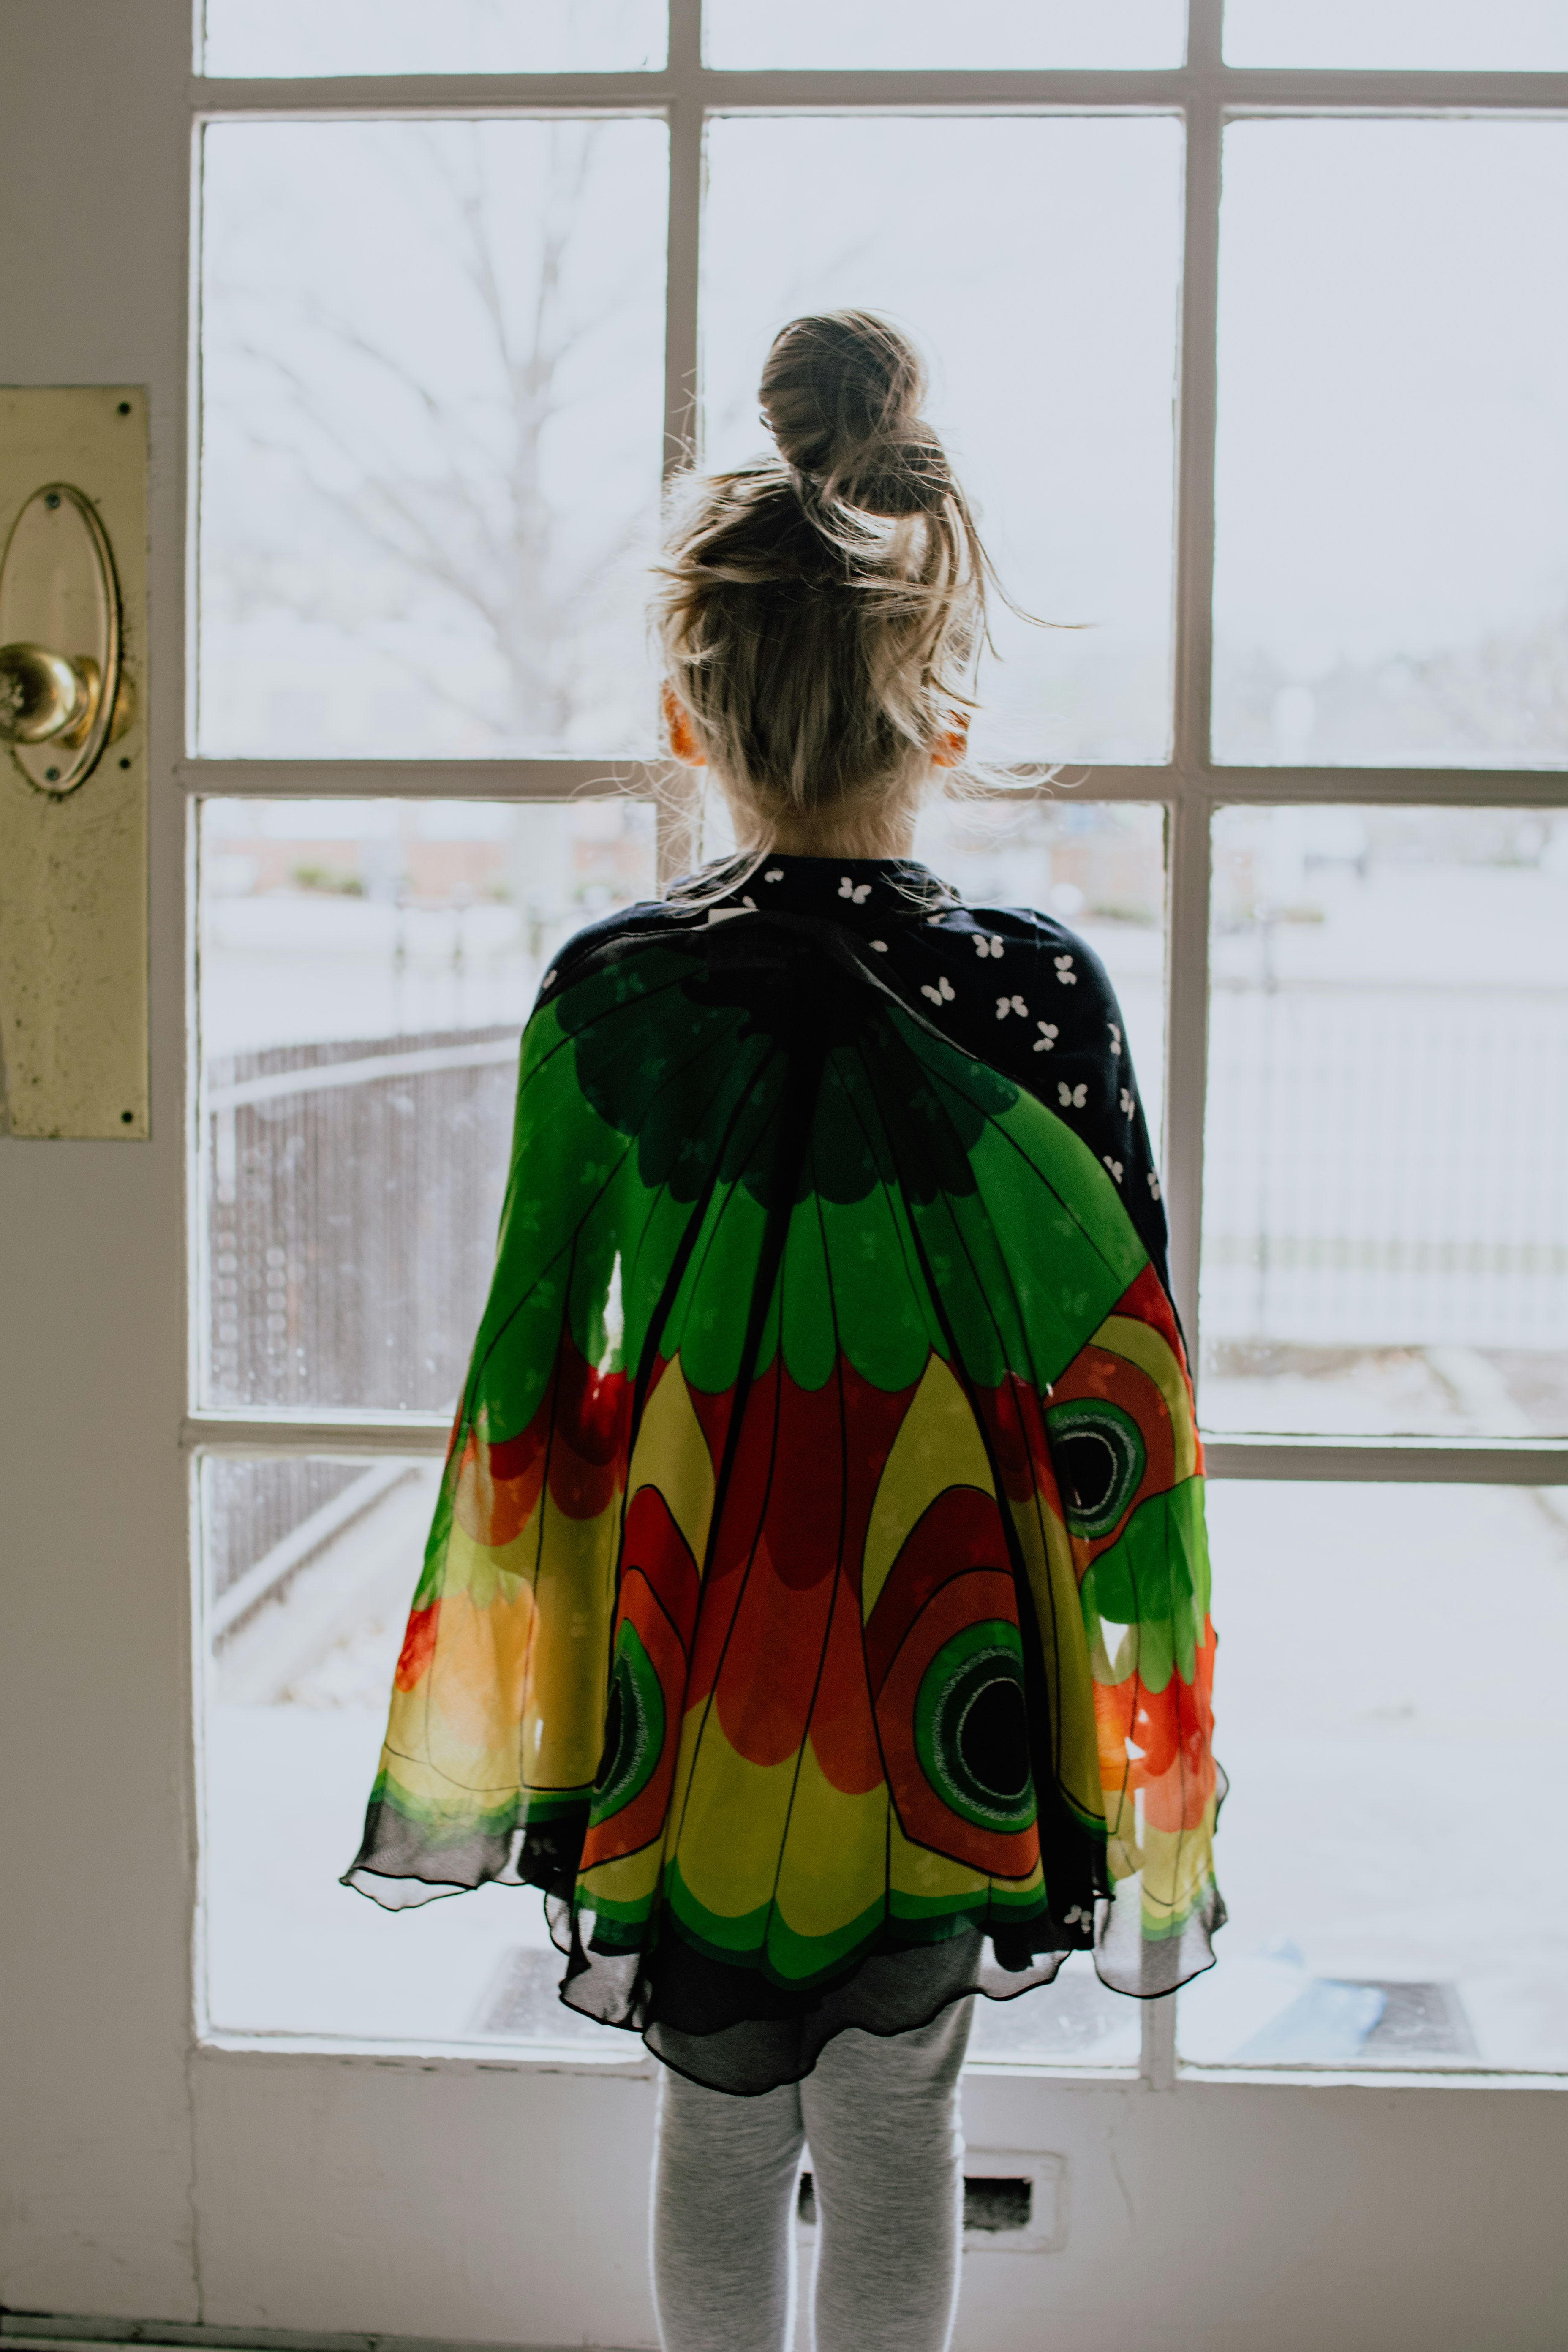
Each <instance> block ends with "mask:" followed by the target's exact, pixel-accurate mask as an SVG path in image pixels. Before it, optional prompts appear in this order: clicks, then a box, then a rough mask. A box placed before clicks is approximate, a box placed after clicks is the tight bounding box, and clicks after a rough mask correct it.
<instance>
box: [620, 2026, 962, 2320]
mask: <svg viewBox="0 0 1568 2352" xmlns="http://www.w3.org/2000/svg"><path fill="white" fill-rule="evenodd" d="M972 2007H973V2003H972V2002H971V2001H968V2000H961V2001H955V2002H954V2003H953V2005H952V2008H950V2009H946V2010H944V2011H942V2014H941V2016H940V2017H938V2018H937V2019H936V2020H935V2021H933V2022H932V2023H931V2024H930V2025H923V2026H920V2027H918V2028H917V2029H916V2030H915V2031H914V2032H912V2033H899V2034H893V2035H890V2036H889V2037H888V2038H887V2039H886V2040H884V2039H881V2038H880V2037H879V2036H878V2035H876V2034H871V2033H862V2032H860V2031H859V2030H858V2028H851V2029H850V2030H849V2031H848V2032H844V2033H840V2034H838V2035H837V2037H836V2039H835V2040H833V2041H832V2042H828V2044H827V2046H826V2049H825V2050H824V2051H823V2053H822V2055H821V2057H820V2058H819V2059H818V2060H817V2062H816V2070H815V2072H814V2073H812V2074H808V2075H807V2076H806V2078H805V2081H804V2082H802V2083H787V2084H784V2086H783V2087H782V2088H781V2089H779V2090H776V2091H768V2092H764V2093H763V2095H762V2096H761V2097H760V2098H753V2099H745V2098H736V2097H733V2096H731V2095H730V2094H729V2093H728V2092H724V2091H710V2090H708V2089H706V2088H705V2087H704V2086H703V2085H702V2084H700V2083H691V2082H688V2081H687V2080H686V2078H685V2077H684V2075H680V2074H672V2073H670V2072H668V2070H667V2071H666V2073H665V2074H664V2078H663V2082H662V2085H661V2088H660V2094H659V2106H658V2151H657V2154H656V2157H655V2159H654V2177H653V2289H654V2301H655V2303H656V2304H657V2305H658V2326H659V2339H660V2341H661V2343H662V2344H663V2346H664V2347H665V2352H789V2347H790V2346H791V2345H792V2344H793V2342H794V2336H795V2194H796V2191H795V2182H796V2179H797V2178H798V2175H799V2172H800V2168H801V2155H802V2151H803V2149H804V2148H805V2146H806V2144H807V2143H809V2145H810V2150H811V2159H810V2161H811V2172H812V2176H813V2182H814V2186H815V2189H816V2215H817V2254H816V2289H815V2295H814V2302H813V2319H814V2340H815V2343H816V2352H945V2347H946V2345H947V2341H948V2337H949V2335H950V2334H951V2332H952V2315H953V2309H954V2306H955V2305H956V2303H957V2299H958V2254H959V2232H960V2227H961V2220H962V2207H963V2139H962V2137H961V2136H960V2132H959V2126H958V2099H957V2091H958V2075H959V2069H960V2068H961V2067H962V2065H963V2053H964V2048H965V2045H966V2043H967V2042H968V2040H969V2020H970V2011H971V2009H972Z"/></svg>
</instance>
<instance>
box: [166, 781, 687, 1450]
mask: <svg viewBox="0 0 1568 2352" xmlns="http://www.w3.org/2000/svg"><path fill="white" fill-rule="evenodd" d="M200 877H201V882H200V921H201V1001H200V1020H201V1047H202V1094H201V1116H202V1185H203V1202H204V1219H205V1225H204V1231H205V1280H204V1290H203V1299H202V1328H201V1338H202V1365H203V1371H202V1381H203V1393H204V1396H205V1399H206V1401H207V1402H210V1403H212V1404H216V1405H219V1406H240V1407H246V1408H251V1409H265V1408H267V1407H270V1406H279V1405H326V1406H344V1407H348V1408H350V1409H358V1408H361V1407H380V1408H385V1409H391V1410H397V1409H400V1408H403V1407H408V1406H412V1407H417V1408H420V1409H422V1410H424V1411H426V1412H448V1411H449V1410H450V1409H451V1406H452V1404H453V1403H454V1402H455V1400H456V1398H457V1393H458V1386H459V1383H460V1381H461V1379H462V1374H463V1368H464V1366H465V1364H466V1363H467V1360H468V1349H469V1347H470V1345H471V1344H472V1340H473V1335H474V1331H475V1328H476V1327H477V1326H478V1323H479V1313H480V1310H481V1308H482V1307H483V1304H484V1298H485V1293H486V1290H487V1288H488V1286H489V1276H490V1269H491V1266H492V1265H493V1263H494V1258H495V1237H496V1227H497V1223H498V1221H499V1218H500V1203H501V1193H502V1191H503V1188H504V1186H505V1182H506V1171H507V1160H508V1153H509V1148H510V1133H511V1116H512V1107H513V1102H514V1099H515V1097H516V1092H517V1040H518V1033H519V1031H520V1030H521V1027H522V1024H523V1023H524V1021H525V1020H526V1019H527V1017H528V1013H529V1008H530V1006H531V1003H532V1000H533V996H534V993H535V992H536V990H537V988H538V985H539V982H540V980H541V978H542V974H543V972H544V971H545V970H546V969H547V968H548V965H549V962H550V961H551V958H552V956H553V955H554V954H555V952H556V950H558V949H559V948H560V946H561V945H562V943H563V940H566V939H568V938H569V937H570V936H571V934H572V933H573V932H574V931H576V930H579V929H581V928H582V926H583V925H584V923H586V922H589V921H591V920H592V919H594V918H595V916H596V915H602V914H605V913H608V912H609V911H611V910H612V909H613V908H616V907H621V906H625V905H626V904H628V903H629V902H630V901H631V900H633V899H637V898H650V897H651V896H652V895H653V891H654V822H653V811H652V810H651V808H649V807H647V805H645V804H641V803H636V802H627V801H619V800H599V801H585V802H580V803H576V804H575V805H574V806H572V807H554V806H549V805H545V804H542V803H537V802H534V803H527V804H525V805H523V806H521V807H519V806H516V805H513V806H510V807H509V806H507V805H505V804H504V803H495V802H472V801H467V802H465V801H425V802H410V801H300V802H295V803H292V804H289V803H281V802H270V803H268V802H261V801H238V800H236V801H208V802H206V803H205V804H204V807H203V811H202V834H201V865H200Z"/></svg>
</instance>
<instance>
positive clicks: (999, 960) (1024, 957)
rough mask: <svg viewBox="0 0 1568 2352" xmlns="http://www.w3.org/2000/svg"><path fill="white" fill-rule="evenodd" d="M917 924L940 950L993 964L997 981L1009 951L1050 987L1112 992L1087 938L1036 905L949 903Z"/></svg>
mask: <svg viewBox="0 0 1568 2352" xmlns="http://www.w3.org/2000/svg"><path fill="white" fill-rule="evenodd" d="M915 928H916V929H917V930H919V929H923V930H924V932H925V934H926V936H927V939H928V940H929V942H930V944H931V946H932V947H933V948H934V949H936V950H938V951H939V952H940V951H942V950H944V949H945V950H948V951H949V952H950V953H954V954H956V955H957V956H958V957H960V958H961V959H962V958H965V957H967V958H968V959H970V960H971V961H973V962H974V963H975V964H976V966H979V965H989V966H991V967H993V968H994V970H993V976H994V978H995V979H996V980H997V981H998V982H1000V980H1001V977H1002V969H1001V968H1002V966H1003V965H1004V964H1005V962H1006V961H1007V960H1008V958H1009V956H1011V957H1012V959H1013V961H1014V964H1015V967H1016V965H1017V964H1018V963H1019V962H1024V963H1026V964H1027V965H1028V966H1029V967H1030V971H1031V976H1032V977H1035V976H1038V977H1039V978H1041V979H1043V981H1044V982H1045V984H1046V985H1047V986H1049V987H1055V988H1059V989H1082V990H1084V991H1085V992H1086V993H1088V994H1091V995H1093V996H1095V997H1097V998H1098V997H1100V996H1103V995H1107V994H1109V993H1110V977H1109V975H1108V974H1107V972H1106V969H1105V966H1104V964H1103V963H1102V962H1101V961H1100V957H1099V956H1098V955H1097V954H1096V952H1095V950H1094V949H1093V948H1091V947H1090V946H1089V941H1088V940H1085V939H1080V938H1079V934H1078V933H1077V932H1076V931H1073V930H1069V929H1068V926H1067V925H1066V923H1064V922H1061V921H1059V920H1058V918H1057V917H1056V916H1054V915H1047V914H1043V913H1042V912H1041V911H1040V909H1039V908H1037V907H969V906H957V907H951V908H944V909H943V910H942V912H941V913H939V914H934V915H929V916H927V917H925V918H924V919H923V922H921V923H917V925H916V927H915Z"/></svg>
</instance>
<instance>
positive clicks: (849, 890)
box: [838, 874, 871, 907]
mask: <svg viewBox="0 0 1568 2352" xmlns="http://www.w3.org/2000/svg"><path fill="white" fill-rule="evenodd" d="M838 895H839V897H840V898H847V899H849V900H850V901H851V902H852V903H853V904H854V905H855V906H857V907H863V906H864V905H865V903H866V901H867V899H868V898H869V897H870V895H871V885H870V884H869V882H857V881H856V880H855V877H854V876H853V875H850V874H846V875H845V877H844V878H843V880H842V881H841V882H840V883H839V885H838Z"/></svg>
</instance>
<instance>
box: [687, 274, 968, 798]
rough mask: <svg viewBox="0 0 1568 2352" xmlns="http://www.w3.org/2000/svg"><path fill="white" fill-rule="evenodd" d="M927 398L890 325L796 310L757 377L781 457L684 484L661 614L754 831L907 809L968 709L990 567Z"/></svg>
mask: <svg viewBox="0 0 1568 2352" xmlns="http://www.w3.org/2000/svg"><path fill="white" fill-rule="evenodd" d="M925 396H926V378H925V370H924V368H923V367H922V365H921V360H920V356H919V354H918V352H916V351H915V350H914V348H913V346H912V345H911V344H910V342H909V341H908V340H907V339H906V338H905V337H904V336H903V335H901V334H900V332H899V331H898V329H897V328H896V327H893V326H891V325H889V322H888V321H887V320H884V319H879V318H876V317H874V316H873V315H872V314H871V313H870V312H868V311H865V310H836V311H830V312H826V313H825V314H823V315H820V316H817V317H812V318H805V319H795V320H792V321H791V322H790V324H789V325H788V326H786V327H784V328H783V329H782V330H781V331H780V332H779V333H778V335H776V336H775V337H774V339H773V347H772V349H771V350H770V352H769V353H768V356H767V360H766V362H765V364H764V366H763V377H762V384H761V399H762V406H763V422H764V423H765V424H766V425H767V426H768V429H769V431H770V432H771V433H772V435H773V440H774V442H775V444H776V446H777V452H778V454H777V456H776V457H768V458H763V459H760V460H758V461H757V462H756V463H755V464H753V465H751V466H746V467H741V468H740V469H738V470H737V471H736V472H734V473H731V474H719V475H713V476H710V477H701V476H697V475H688V476H687V477H685V478H683V479H682V480H681V481H680V482H679V483H678V484H677V485H676V488H675V489H674V491H673V493H672V496H671V501H670V509H669V516H668V529H667V534H666V541H665V552H664V561H663V562H662V564H661V565H660V567H659V572H658V583H659V584H658V593H657V595H656V598H655V608H654V613H655V621H656V624H657V625H658V631H659V635H660V637H661V639H662V642H663V647H664V653H665V658H666V662H667V664H668V674H669V677H670V681H671V683H672V685H673V686H674V688H675V689H676V691H677V693H678V694H679V697H680V699H681V701H682V702H683V703H684V704H685V706H686V708H687V709H688V710H689V712H690V714H691V718H692V720H693V723H694V725H695V728H696V731H697V733H698V736H699V738H700V741H701V744H702V748H703V750H704V751H705V752H706V754H707V757H708V760H709V762H710V765H711V767H712V768H713V769H714V770H715V771H716V772H717V773H718V775H719V776H720V778H721V781H722V782H723V783H724V784H725V786H726V787H727V789H728V792H729V794H730V796H731V801H732V802H739V803H741V804H742V807H743V808H745V809H747V810H749V811H750V812H751V813H752V814H753V816H754V818H755V824H756V832H757V835H758V838H759V839H763V838H765V836H766V831H767V828H768V826H769V824H772V823H776V822H777V821H778V820H779V819H781V818H787V817H788V816H790V815H798V814H805V813H807V812H811V811H816V810H821V809H824V808H826V807H829V806H833V805H835V804H837V805H845V806H847V804H849V803H855V804H856V814H857V818H858V820H865V821H867V822H868V823H870V824H871V825H872V827H873V829H874V824H875V820H876V817H877V813H878V811H879V809H883V810H885V811H886V812H887V814H889V816H891V815H894V814H899V813H901V811H902V809H903V808H904V807H905V806H906V805H907V804H908V800H909V796H910V791H911V789H912V788H913V787H914V785H915V784H916V783H917V782H920V781H922V780H923V778H924V775H925V773H926V772H927V769H928V766H929V762H930V759H931V754H932V752H933V751H935V749H936V748H937V746H938V745H939V744H940V743H941V742H942V740H943V739H944V738H945V737H947V736H949V735H950V734H951V732H952V727H953V723H954V719H955V717H956V716H957V714H958V713H959V712H960V711H962V710H963V709H967V708H968V707H969V704H970V692H969V688H970V684H971V680H972V675H973V664H974V657H975V654H976V652H977V650H978V647H979V645H980V643H981V642H982V640H983V638H984V628H985V583H986V577H987V573H988V571H989V566H988V564H987V562H986V557H985V551H984V548H983V547H982V545H981V543H980V540H979V537H978V535H977V533H976V531H975V528H974V523H973V518H972V516H971V514H970V511H969V507H968V504H967V502H966V500H965V499H964V496H963V490H962V489H961V488H959V485H958V483H957V481H956V480H955V479H954V478H953V474H952V467H951V466H950V465H949V463H948V459H947V454H946V452H945V450H944V449H943V447H942V442H941V439H940V438H939V436H938V435H937V434H936V432H935V431H934V429H933V428H932V426H931V425H930V424H929V423H928V422H927V420H926V418H925V416H924V415H923V408H924V403H925Z"/></svg>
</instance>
